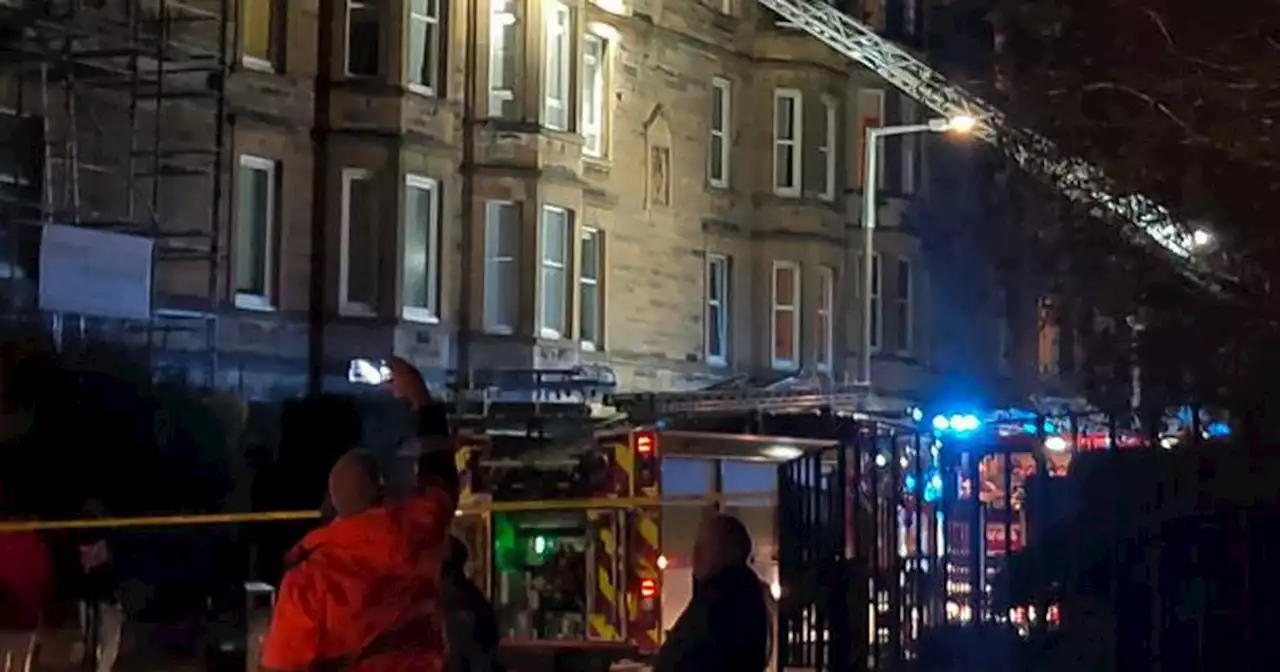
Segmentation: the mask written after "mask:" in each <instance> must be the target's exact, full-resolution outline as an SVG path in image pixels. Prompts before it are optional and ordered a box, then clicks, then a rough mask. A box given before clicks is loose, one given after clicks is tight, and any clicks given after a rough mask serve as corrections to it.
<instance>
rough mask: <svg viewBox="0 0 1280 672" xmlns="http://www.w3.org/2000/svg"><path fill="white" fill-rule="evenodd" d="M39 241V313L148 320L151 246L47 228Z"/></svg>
mask: <svg viewBox="0 0 1280 672" xmlns="http://www.w3.org/2000/svg"><path fill="white" fill-rule="evenodd" d="M43 228H44V232H43V234H42V235H41V238H40V294H39V300H40V309H41V310H44V311H48V312H54V313H69V314H73V315H86V316H93V317H115V318H123V319H133V320H146V319H149V318H150V317H151V265H152V248H153V247H154V241H152V240H151V239H150V238H142V237H139V236H130V235H126V234H122V233H111V232H108V231H96V230H93V229H87V228H83V227H78V226H63V225H58V224H48V225H45V226H44V227H43Z"/></svg>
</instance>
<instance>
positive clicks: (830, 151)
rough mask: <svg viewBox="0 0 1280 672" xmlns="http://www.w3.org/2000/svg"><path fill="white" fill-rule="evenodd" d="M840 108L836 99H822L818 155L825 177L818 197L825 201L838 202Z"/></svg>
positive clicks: (827, 97)
mask: <svg viewBox="0 0 1280 672" xmlns="http://www.w3.org/2000/svg"><path fill="white" fill-rule="evenodd" d="M837 111H838V106H837V103H836V100H835V98H832V97H831V96H823V97H822V123H823V129H822V144H821V145H819V146H818V154H820V155H821V158H822V166H823V168H824V173H825V175H824V176H823V183H822V184H821V185H820V187H821V191H820V192H819V193H818V196H819V197H820V198H821V199H822V200H824V201H834V200H836V151H837V150H836V132H837V129H838V125H837V122H836V120H837V118H838V116H837Z"/></svg>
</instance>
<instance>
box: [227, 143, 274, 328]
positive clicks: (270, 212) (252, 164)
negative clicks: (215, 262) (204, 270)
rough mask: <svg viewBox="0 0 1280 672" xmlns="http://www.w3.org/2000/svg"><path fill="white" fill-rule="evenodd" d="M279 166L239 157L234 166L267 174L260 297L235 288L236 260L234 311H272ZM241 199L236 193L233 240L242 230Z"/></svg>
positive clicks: (259, 158)
mask: <svg viewBox="0 0 1280 672" xmlns="http://www.w3.org/2000/svg"><path fill="white" fill-rule="evenodd" d="M279 166H280V162H279V161H276V160H274V159H269V158H267V157H264V156H257V155H254V154H241V155H240V157H239V161H238V162H237V170H245V169H248V170H261V171H264V172H266V174H267V212H266V215H267V217H266V220H267V232H266V249H265V250H263V257H262V258H263V265H264V266H265V268H264V269H262V270H263V275H262V277H263V293H262V294H261V295H258V294H253V293H251V292H242V291H240V290H239V289H238V288H236V287H235V286H234V285H238V284H239V282H237V281H236V280H235V276H236V275H237V274H238V270H239V264H240V260H239V259H236V260H235V268H234V269H233V273H232V285H233V287H232V292H233V298H232V301H233V303H234V305H235V307H236V308H241V309H244V310H258V311H273V310H275V303H274V301H273V300H272V297H273V296H274V295H275V290H276V287H275V285H276V283H275V278H274V277H273V276H274V274H275V270H276V260H275V255H276V229H277V226H278V224H277V218H278V215H277V212H278V210H277V208H278V198H279V196H278V194H277V189H278V186H277V185H278V182H277V179H278V175H279V173H278V172H277V171H278V170H279ZM241 196H242V195H241V194H239V193H237V194H236V200H237V203H236V226H235V235H236V236H239V235H240V234H241V230H240V226H241V222H240V221H239V219H240V217H239V215H240V210H239V199H240V198H241Z"/></svg>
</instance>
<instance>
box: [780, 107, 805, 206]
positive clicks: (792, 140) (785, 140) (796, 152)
mask: <svg viewBox="0 0 1280 672" xmlns="http://www.w3.org/2000/svg"><path fill="white" fill-rule="evenodd" d="M803 118H804V110H803V109H802V105H801V98H800V92H799V91H796V90H795V89H778V90H776V91H774V92H773V193H775V194H777V195H779V196H799V195H800V164H801V162H800V148H801V144H800V136H801V133H800V128H801V120H802V119H803Z"/></svg>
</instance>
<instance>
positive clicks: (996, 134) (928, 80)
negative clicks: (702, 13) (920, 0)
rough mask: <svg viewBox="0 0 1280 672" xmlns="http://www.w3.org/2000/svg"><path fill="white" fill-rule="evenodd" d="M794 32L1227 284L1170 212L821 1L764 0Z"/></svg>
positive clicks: (1181, 262)
mask: <svg viewBox="0 0 1280 672" xmlns="http://www.w3.org/2000/svg"><path fill="white" fill-rule="evenodd" d="M758 1H759V3H760V4H761V5H763V6H764V7H768V8H769V9H771V10H773V11H774V12H775V13H777V14H778V15H779V16H780V17H782V19H783V21H784V22H785V23H787V24H789V25H790V26H793V27H795V28H798V29H800V30H803V31H805V32H806V33H808V34H809V35H812V36H813V37H815V38H817V39H819V40H821V41H822V42H823V43H824V44H826V45H827V46H828V47H831V48H832V49H834V50H836V51H837V52H839V53H841V54H843V55H844V56H846V57H848V58H850V59H852V60H854V61H856V62H857V63H858V64H860V65H862V66H863V67H865V68H867V69H869V70H871V71H872V72H874V73H876V74H877V75H879V76H880V77H882V78H883V79H885V80H886V81H887V82H889V83H890V84H892V85H893V86H895V87H897V88H898V89H899V90H901V91H902V92H903V93H905V94H906V95H908V96H910V97H911V98H913V99H915V100H916V101H918V102H919V103H921V104H922V105H925V106H926V107H928V108H929V109H931V110H933V111H934V112H935V113H936V114H938V115H940V116H942V117H946V118H952V117H956V116H960V115H965V116H970V117H973V118H974V119H976V120H977V124H976V125H975V127H974V129H973V131H972V134H973V135H976V136H978V137H980V138H982V139H983V140H986V141H988V142H992V143H996V142H1001V143H1003V144H1004V146H1005V147H1006V148H1008V150H1009V152H1010V154H1011V155H1012V156H1013V158H1014V159H1015V160H1016V161H1017V162H1018V164H1019V165H1021V166H1022V168H1023V169H1024V170H1027V171H1029V172H1031V173H1032V174H1034V175H1036V176H1038V177H1041V178H1043V179H1045V180H1047V181H1049V182H1051V183H1052V184H1054V185H1055V186H1056V187H1057V188H1058V189H1059V190H1060V191H1061V192H1062V193H1063V194H1065V195H1066V196H1067V197H1068V198H1070V199H1071V200H1073V201H1077V202H1082V203H1085V204H1088V205H1090V206H1091V211H1092V213H1093V214H1094V215H1095V216H1098V217H1100V218H1102V219H1104V220H1106V221H1110V222H1118V223H1120V224H1121V225H1122V226H1123V232H1124V233H1125V235H1126V236H1128V237H1129V238H1131V239H1133V240H1135V241H1136V242H1139V243H1142V244H1148V245H1151V244H1154V245H1155V246H1156V247H1157V249H1158V250H1160V251H1162V252H1163V253H1164V254H1165V255H1166V256H1167V257H1169V258H1170V259H1171V260H1172V261H1173V263H1175V264H1177V265H1178V269H1179V271H1181V272H1182V273H1183V274H1184V275H1186V276H1187V277H1188V278H1190V279H1192V280H1194V281H1195V282H1197V283H1199V284H1201V285H1204V286H1205V287H1207V288H1209V289H1211V290H1213V291H1222V290H1223V284H1224V282H1225V281H1226V280H1227V279H1226V278H1224V277H1222V276H1221V274H1220V273H1218V272H1216V271H1214V270H1213V269H1211V268H1209V266H1208V264H1207V263H1206V260H1205V259H1204V258H1202V256H1201V255H1199V254H1198V253H1197V250H1196V244H1195V240H1194V235H1193V232H1192V231H1191V230H1190V229H1189V227H1187V226H1186V225H1185V224H1184V223H1182V222H1179V221H1178V220H1176V219H1175V218H1174V216H1173V214H1172V213H1171V212H1169V210H1168V209H1167V208H1165V207H1164V206H1162V205H1160V204H1159V203H1156V202H1155V201H1152V200H1151V199H1149V198H1147V197H1146V196H1143V195H1142V194H1136V193H1123V192H1122V191H1120V190H1118V189H1117V187H1116V185H1115V183H1113V182H1112V181H1111V180H1109V179H1108V178H1107V177H1106V175H1104V174H1103V173H1102V171H1101V170H1099V169H1097V168H1095V167H1094V166H1092V165H1090V164H1088V163H1087V162H1085V161H1084V160H1082V159H1080V158H1077V157H1064V156H1062V155H1061V153H1059V151H1058V150H1057V148H1056V147H1055V146H1054V145H1053V143H1051V142H1049V141H1048V140H1047V139H1045V138H1044V137H1042V136H1040V135H1038V134H1036V133H1033V132H1031V131H1028V130H1025V129H1020V128H1013V127H1010V126H1009V124H1008V122H1007V120H1006V119H1005V117H1004V115H1003V114H1001V112H1000V111H999V110H997V109H995V108H994V107H992V106H991V105H990V104H988V103H986V102H985V101H983V100H982V99H980V98H978V97H977V96H974V95H972V94H970V93H968V92H966V91H965V90H964V89H962V88H960V87H958V86H955V85H953V84H950V83H948V82H947V80H946V79H945V78H944V77H943V76H942V75H941V74H940V73H938V72H937V71H935V70H934V69H933V68H931V67H929V65H928V64H926V63H924V62H923V61H921V60H920V59H918V58H916V57H915V56H912V55H911V54H910V53H909V52H908V51H907V50H905V49H903V48H901V47H899V46H898V45H896V44H894V43H893V42H891V41H889V40H887V39H885V38H884V37H882V36H880V35H878V34H877V33H876V32H875V31H874V30H873V29H872V28H871V27H869V26H867V25H865V24H863V23H861V22H859V21H856V20H854V19H853V18H851V17H849V16H848V15H847V14H845V13H844V12H841V11H840V10H838V9H836V8H835V7H832V6H831V5H828V4H826V3H825V2H823V1H822V0H758Z"/></svg>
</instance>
